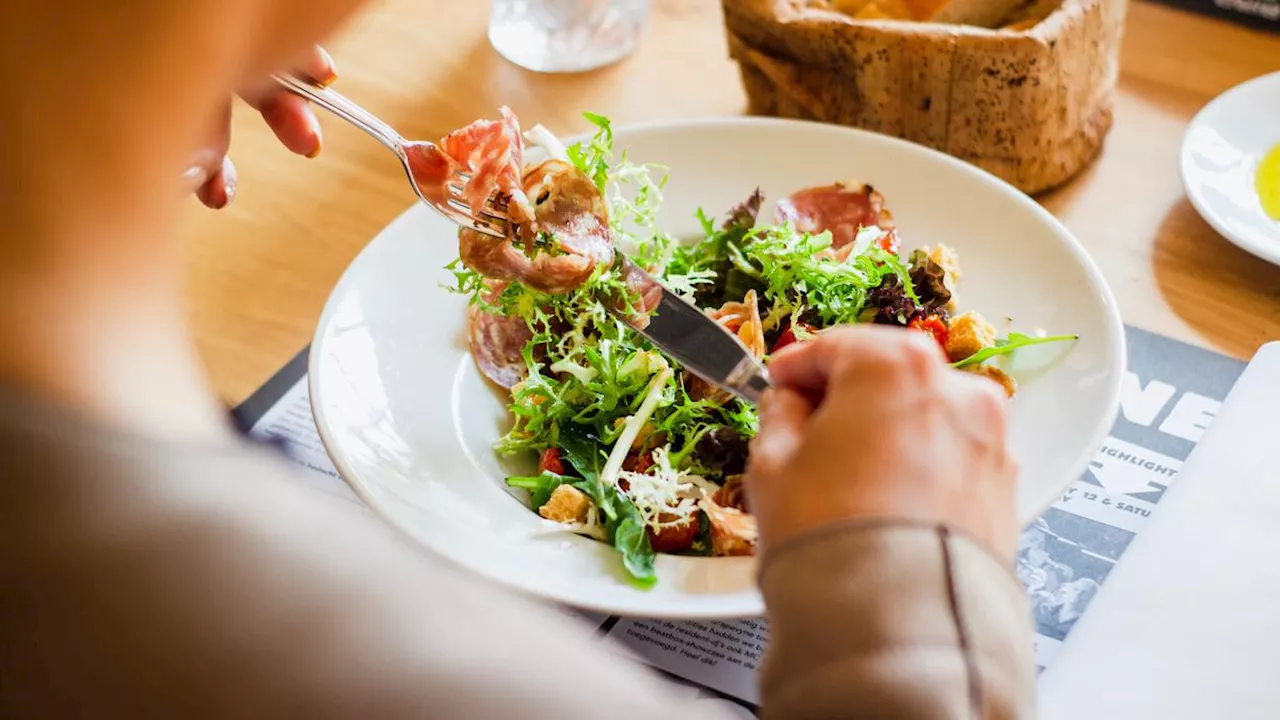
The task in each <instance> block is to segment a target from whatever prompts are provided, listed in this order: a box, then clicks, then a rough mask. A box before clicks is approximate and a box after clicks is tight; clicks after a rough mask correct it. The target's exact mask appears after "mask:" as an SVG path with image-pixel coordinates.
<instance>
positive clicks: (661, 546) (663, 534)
mask: <svg viewBox="0 0 1280 720" xmlns="http://www.w3.org/2000/svg"><path fill="white" fill-rule="evenodd" d="M698 515H699V512H694V513H693V514H691V515H690V516H689V517H688V518H686V519H685V520H684V521H682V522H678V523H675V524H673V525H667V526H665V527H663V528H662V529H661V530H658V531H656V532H655V531H654V529H653V528H652V527H647V528H645V533H646V534H648V535H649V544H650V545H652V546H653V550H654V552H661V553H676V552H680V551H681V550H688V549H689V546H690V545H692V544H693V541H694V540H697V539H698ZM658 519H659V520H661V521H663V522H668V521H671V520H674V519H675V516H673V515H659V516H658Z"/></svg>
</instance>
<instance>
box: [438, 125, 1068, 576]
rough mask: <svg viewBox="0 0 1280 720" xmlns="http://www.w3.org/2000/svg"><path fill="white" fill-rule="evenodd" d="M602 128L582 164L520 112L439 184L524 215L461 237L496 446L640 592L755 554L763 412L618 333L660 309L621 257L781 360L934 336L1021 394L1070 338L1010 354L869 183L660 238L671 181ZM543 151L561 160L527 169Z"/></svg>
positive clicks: (553, 512)
mask: <svg viewBox="0 0 1280 720" xmlns="http://www.w3.org/2000/svg"><path fill="white" fill-rule="evenodd" d="M586 117H587V118H588V119H589V120H590V121H591V122H592V123H594V124H595V126H596V128H597V129H596V132H595V134H594V136H593V137H592V138H591V139H589V140H587V141H584V142H581V143H578V144H576V145H572V146H569V147H565V146H563V145H562V144H561V143H560V142H559V141H558V140H557V139H556V138H555V137H554V136H552V135H551V134H550V133H549V132H547V131H546V130H545V129H543V128H542V127H541V126H535V127H534V128H532V129H530V130H529V131H528V132H525V133H522V132H521V130H520V126H519V123H518V121H517V119H516V118H515V116H514V115H513V114H512V113H510V111H508V110H507V109H506V108H503V115H502V118H501V119H500V120H496V121H487V120H482V121H477V122H476V123H473V124H472V125H470V126H468V127H466V128H463V129H461V130H458V131H456V132H454V133H452V134H451V135H449V136H448V137H446V138H444V140H443V141H442V142H441V143H440V144H439V146H438V149H433V150H432V151H431V152H433V153H435V156H434V157H433V158H432V161H433V162H434V163H435V166H436V167H437V169H438V170H437V175H436V176H437V177H438V178H439V179H440V180H439V181H440V182H444V181H445V180H444V178H447V177H449V175H450V174H451V173H452V172H455V171H458V170H462V171H464V172H467V173H469V174H470V176H471V179H470V181H469V182H468V184H467V187H466V188H464V197H465V198H466V199H467V201H468V202H469V203H470V205H471V206H472V207H473V208H476V207H479V206H480V205H481V204H483V203H484V202H486V201H489V200H490V199H491V198H494V196H495V194H497V198H496V199H497V200H499V201H501V202H503V203H505V204H506V206H507V208H508V211H509V216H510V223H509V226H508V229H507V235H506V237H499V238H494V237H490V236H486V235H482V234H480V233H477V232H475V231H473V230H470V229H463V230H461V231H460V233H459V256H458V259H457V260H456V261H454V262H453V263H452V264H450V265H449V269H450V270H451V272H452V273H453V275H454V282H453V284H452V286H451V288H450V289H451V290H453V291H455V292H458V293H462V294H464V295H466V296H467V297H468V298H469V328H470V337H469V340H470V347H471V353H472V355H473V357H474V359H475V361H476V364H477V366H478V367H479V369H480V370H481V371H482V372H483V374H484V375H485V376H486V377H487V378H488V379H489V380H490V381H492V382H493V383H495V384H497V385H498V386H501V387H502V388H505V389H506V390H507V391H508V392H509V395H510V399H509V409H510V413H511V416H512V417H513V422H512V424H511V427H510V428H509V429H508V430H507V432H506V433H505V434H504V435H503V436H502V437H501V438H500V439H499V440H498V441H497V443H496V445H495V450H496V452H498V453H500V454H502V455H506V456H528V457H530V458H533V457H536V458H537V460H538V462H537V468H536V471H534V472H531V473H530V474H527V475H522V476H516V477H509V478H507V480H506V482H507V484H508V485H509V486H510V487H512V488H515V489H518V490H522V491H525V492H526V493H527V495H528V498H529V505H530V508H531V509H532V510H533V511H534V512H536V513H538V515H540V516H541V517H542V518H544V519H545V521H546V522H547V523H548V525H549V526H551V527H553V528H554V529H556V530H564V531H570V532H574V533H579V534H582V535H586V536H589V537H593V538H596V539H598V540H600V541H602V542H605V543H608V544H610V545H612V546H613V547H614V548H616V549H617V551H618V554H619V556H620V558H621V564H622V566H623V568H625V571H626V574H627V576H628V577H629V578H630V579H631V580H632V581H633V582H635V583H636V584H637V585H640V586H649V585H652V584H653V583H654V582H655V581H656V575H655V572H654V558H655V555H656V554H657V553H673V554H684V555H705V556H732V555H751V554H754V552H755V549H756V544H757V532H756V522H755V518H754V517H753V515H752V514H751V507H750V503H749V498H748V497H747V496H746V494H745V492H744V478H745V472H746V467H747V459H748V452H749V442H750V440H751V438H752V437H753V436H754V435H755V434H756V431H757V427H758V417H757V414H756V410H755V408H754V407H752V406H751V405H749V404H747V403H744V402H742V401H741V400H739V399H737V398H734V397H732V396H730V395H729V394H727V393H725V392H723V391H721V390H719V389H718V388H716V387H715V386H713V385H711V384H709V383H707V382H705V381H703V380H702V379H700V378H698V377H697V376H695V375H693V374H691V373H689V372H686V371H685V370H684V369H683V368H682V367H681V366H680V365H679V364H678V363H677V362H676V361H674V360H673V359H672V358H670V357H667V356H666V355H664V354H663V353H662V352H661V351H659V350H657V349H656V348H655V347H653V346H652V345H651V344H650V343H649V342H648V341H647V340H645V339H644V338H643V337H642V336H640V335H639V334H638V333H636V332H634V331H633V330H632V329H631V327H630V326H629V325H628V324H627V323H626V322H624V321H623V320H622V319H620V318H619V312H621V313H622V314H627V315H631V316H633V317H635V316H643V315H644V314H646V313H649V312H651V311H652V309H653V303H652V298H647V297H646V296H645V293H644V285H643V284H642V283H639V282H637V279H636V278H633V277H630V276H629V274H628V273H627V272H626V270H625V267H626V266H625V264H623V263H616V262H615V260H616V259H617V257H618V256H619V252H618V251H621V252H625V253H626V255H627V256H628V257H630V258H631V259H632V260H633V261H634V262H635V264H636V265H638V266H640V267H642V268H644V269H646V270H647V271H648V272H649V273H650V274H652V275H653V277H655V278H657V279H659V280H660V281H661V282H662V283H663V284H664V285H665V286H666V287H667V288H669V289H670V290H672V291H673V292H675V293H677V294H679V295H680V296H682V297H683V298H685V299H686V300H687V301H688V302H690V303H693V304H694V305H696V306H697V307H699V308H701V309H703V311H704V312H706V313H707V314H708V315H709V316H710V317H712V318H713V319H715V321H716V322H717V323H719V324H720V325H721V326H722V327H724V329H725V331H726V332H729V333H732V334H734V335H736V336H737V338H738V339H739V340H740V341H741V342H742V343H743V345H744V346H745V347H746V348H747V349H748V350H749V351H750V352H751V353H752V354H753V355H755V356H756V357H757V358H760V359H761V360H763V361H765V362H767V361H768V358H769V356H770V355H771V354H772V353H775V352H777V351H778V350H779V349H781V348H783V347H785V346H787V345H789V344H792V343H802V342H805V341H807V340H809V339H810V338H812V337H814V336H815V335H817V334H820V333H822V332H824V331H826V330H828V329H830V328H833V327H835V326H838V325H842V324H848V323H879V324H885V325H896V326H901V327H903V328H904V329H906V330H908V331H915V332H924V333H927V334H929V335H931V336H932V337H933V338H934V339H935V340H936V341H937V342H938V344H939V345H940V346H941V347H942V348H943V349H944V350H945V352H946V354H947V355H948V357H949V358H950V360H951V362H952V365H953V366H954V367H956V368H958V369H961V370H964V371H968V372H974V373H978V374H981V375H984V376H986V377H988V378H991V379H992V380H993V381H995V382H998V383H1000V384H1001V385H1002V386H1003V387H1004V388H1005V390H1006V392H1007V393H1008V395H1009V396H1010V397H1012V396H1013V395H1014V394H1015V393H1016V390H1017V387H1016V384H1015V382H1014V380H1013V379H1012V378H1011V377H1009V376H1008V375H1006V374H1005V373H1004V372H1002V371H1001V370H1000V369H999V368H998V367H996V366H995V365H993V364H990V363H988V362H987V361H988V360H990V359H992V358H994V357H997V356H999V355H1004V354H1008V353H1011V352H1013V351H1015V350H1017V349H1018V348H1020V347H1025V346H1028V345H1034V344H1040V343H1048V342H1057V341H1062V340H1069V339H1072V337H1073V336H1058V337H1033V336H1029V335H1020V334H1017V333H1012V334H1010V335H1009V336H1008V337H1003V338H1002V337H998V336H997V332H996V330H995V328H994V327H993V326H992V325H991V324H990V323H988V322H987V321H986V320H985V319H983V317H982V316H981V315H979V314H978V313H976V312H971V311H970V312H961V311H960V310H959V306H958V301H957V294H956V289H957V284H958V282H959V280H960V277H961V268H960V263H959V258H958V256H957V254H956V252H955V251H954V250H953V249H952V248H949V247H947V246H946V245H941V244H937V245H932V246H926V247H921V248H918V249H914V250H911V251H910V252H905V253H904V252H903V248H902V239H901V237H900V233H899V232H898V230H897V228H896V226H895V223H894V220H893V216H892V214H891V213H890V212H889V210H888V209H887V207H886V206H885V198H884V197H883V196H882V195H881V194H880V193H879V192H878V191H877V190H876V189H875V188H873V187H872V186H871V185H868V184H866V183H862V182H856V181H840V182H836V183H833V184H830V185H820V186H814V187H809V188H801V189H797V191H796V192H794V193H793V194H791V195H789V196H787V197H784V198H780V199H778V200H777V202H776V203H775V206H776V209H775V211H774V212H773V213H772V216H765V215H764V214H763V213H762V208H763V207H764V201H765V198H764V197H763V196H762V194H761V193H760V191H759V190H757V191H755V192H752V193H750V194H749V195H748V196H747V197H745V198H744V199H743V200H742V202H741V203H739V204H737V205H735V206H734V207H731V208H720V209H715V210H710V211H703V210H699V211H698V213H697V219H698V221H699V223H700V226H701V231H700V232H699V233H698V235H697V237H694V238H682V239H677V238H675V237H672V236H671V235H670V234H668V233H666V232H665V231H663V230H662V228H660V227H659V226H658V223H657V221H656V216H657V210H658V208H659V207H660V205H661V202H662V192H663V187H664V184H665V182H666V170H665V168H662V167H660V166H655V165H646V164H638V163H635V162H632V161H631V160H630V159H629V158H628V157H627V153H626V152H625V150H623V151H621V152H615V148H614V143H613V131H612V128H611V125H610V122H609V120H608V119H607V118H604V117H601V116H598V115H593V114H587V115H586ZM529 147H537V148H540V149H541V151H543V152H544V153H545V154H546V155H547V157H548V159H546V160H544V161H542V162H538V163H536V164H532V165H531V166H530V167H526V163H525V151H526V149H528V148H529ZM418 180H419V182H420V183H421V182H423V181H424V176H419V177H418ZM441 192H443V190H441ZM716 210H718V212H717V211H716Z"/></svg>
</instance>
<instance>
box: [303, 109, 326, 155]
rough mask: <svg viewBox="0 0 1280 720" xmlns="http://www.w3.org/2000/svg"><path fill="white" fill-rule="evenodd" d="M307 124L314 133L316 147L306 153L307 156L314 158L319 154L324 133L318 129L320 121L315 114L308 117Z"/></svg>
mask: <svg viewBox="0 0 1280 720" xmlns="http://www.w3.org/2000/svg"><path fill="white" fill-rule="evenodd" d="M309 124H310V125H311V132H313V133H315V135H316V147H315V149H314V150H312V151H311V152H309V153H307V157H309V158H311V159H313V160H314V159H315V158H316V156H318V155H319V154H320V148H321V147H322V146H323V145H324V133H322V132H321V131H320V121H319V120H317V119H316V116H315V115H312V116H311V117H310V120H309Z"/></svg>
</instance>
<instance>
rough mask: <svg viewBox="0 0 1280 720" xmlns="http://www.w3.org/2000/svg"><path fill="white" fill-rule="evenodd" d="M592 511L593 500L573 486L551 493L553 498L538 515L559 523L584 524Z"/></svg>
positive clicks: (565, 486)
mask: <svg viewBox="0 0 1280 720" xmlns="http://www.w3.org/2000/svg"><path fill="white" fill-rule="evenodd" d="M590 511H591V498H589V497H587V495H586V493H584V492H582V491H581V490H579V489H578V488H576V487H573V486H572V485H561V486H559V487H557V488H556V489H555V490H552V491H551V498H550V499H548V500H547V503H546V504H545V505H543V506H542V507H540V508H538V514H539V515H541V516H542V517H544V518H546V519H548V520H555V521H556V522H559V523H568V524H576V523H584V522H586V521H587V513H588V512H590Z"/></svg>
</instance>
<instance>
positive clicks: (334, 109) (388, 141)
mask: <svg viewBox="0 0 1280 720" xmlns="http://www.w3.org/2000/svg"><path fill="white" fill-rule="evenodd" d="M271 78H272V79H273V80H275V81H276V82H277V83H279V84H280V86H281V87H283V88H284V89H285V90H288V91H289V92H291V93H293V94H295V95H298V96H300V97H302V98H304V99H306V100H310V101H311V102H313V103H315V104H316V105H319V106H320V107H322V108H324V109H325V110H328V111H329V112H331V113H333V114H334V115H337V116H338V117H340V118H342V119H343V120H346V121H347V122H349V123H351V124H352V125H355V126H356V127H358V128H360V129H361V130H363V131H365V132H367V133H369V135H370V136H372V137H373V139H375V140H377V141H378V142H380V143H382V144H383V145H386V146H387V147H388V148H389V149H391V151H392V152H394V153H396V154H397V155H403V153H404V149H403V146H404V143H405V140H404V138H403V137H401V136H400V133H398V132H396V131H395V130H394V129H393V128H392V127H391V126H390V125H388V124H386V123H385V122H383V121H382V120H379V119H378V117H377V116H376V115H374V114H373V113H371V112H369V111H368V110H365V109H364V108H362V107H360V106H359V105H357V104H356V103H354V102H352V101H351V100H349V99H347V97H346V96H345V95H343V94H341V93H339V92H338V91H336V90H333V89H332V88H327V87H321V86H319V85H316V84H315V83H311V82H308V81H306V80H303V79H302V78H299V77H295V76H293V75H272V76H271Z"/></svg>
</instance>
